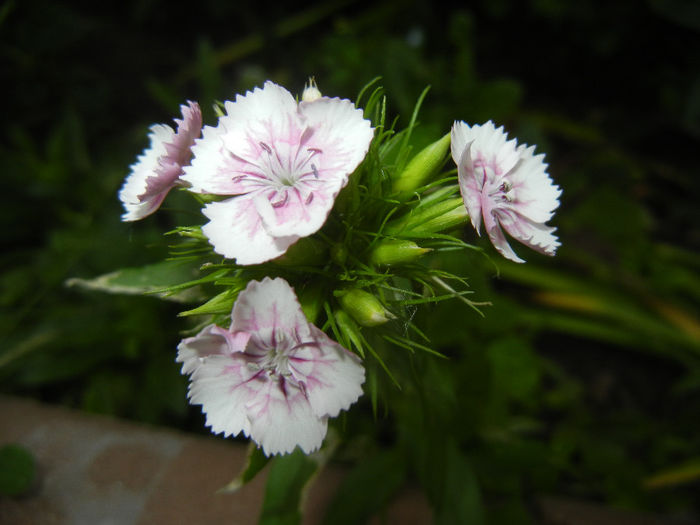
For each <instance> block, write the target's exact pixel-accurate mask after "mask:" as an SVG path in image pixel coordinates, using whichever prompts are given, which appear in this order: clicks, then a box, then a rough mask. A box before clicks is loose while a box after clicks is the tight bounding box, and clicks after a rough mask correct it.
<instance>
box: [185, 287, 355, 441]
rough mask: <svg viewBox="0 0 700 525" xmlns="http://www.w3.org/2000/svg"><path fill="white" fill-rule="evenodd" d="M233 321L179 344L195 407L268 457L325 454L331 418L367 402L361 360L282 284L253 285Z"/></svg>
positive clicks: (220, 429) (239, 302) (213, 424)
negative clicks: (363, 399) (360, 401)
mask: <svg viewBox="0 0 700 525" xmlns="http://www.w3.org/2000/svg"><path fill="white" fill-rule="evenodd" d="M231 320H232V322H231V326H230V328H228V329H224V328H221V327H219V326H217V325H209V326H207V327H205V328H204V329H203V330H202V331H201V332H200V333H199V334H197V335H196V336H194V337H190V338H188V339H184V340H183V341H182V342H181V343H180V344H179V346H178V355H177V361H178V362H181V363H182V373H183V374H191V378H190V379H191V383H190V388H189V398H190V402H191V403H193V404H197V405H202V410H203V411H204V412H205V413H206V424H207V426H209V427H211V429H212V431H213V432H214V433H217V434H218V433H221V432H223V434H224V436H229V435H234V436H235V435H237V434H239V433H241V432H242V433H243V434H244V435H246V436H250V438H251V439H252V440H253V441H255V442H256V443H257V444H258V445H260V446H262V448H263V451H264V452H265V454H267V455H272V454H286V453H289V452H292V451H293V450H294V448H295V447H296V446H299V448H301V450H303V451H304V452H305V453H310V452H313V451H314V450H316V449H318V448H319V447H320V446H321V443H322V442H323V438H324V437H325V435H326V430H327V425H328V418H329V417H335V416H337V415H338V414H339V413H340V411H341V410H347V409H348V408H349V407H350V405H352V404H353V403H354V402H355V401H357V399H358V398H359V397H360V395H362V383H364V379H365V371H364V368H363V367H362V364H361V363H360V359H359V358H358V357H357V356H356V355H355V354H353V353H351V352H349V351H348V350H346V349H345V348H343V347H342V346H340V345H339V344H338V343H336V342H335V341H333V340H331V339H330V338H329V337H328V336H327V335H326V334H325V333H323V332H322V331H321V330H319V329H318V328H316V327H315V326H314V325H313V324H311V323H309V322H308V321H307V319H306V317H305V316H304V313H303V312H302V310H301V306H300V305H299V302H298V300H297V298H296V295H295V294H294V290H293V289H292V287H291V286H289V284H288V283H287V281H285V280H284V279H281V278H277V279H270V278H269V277H266V278H264V279H263V280H262V281H251V282H250V283H248V286H247V287H246V289H245V290H244V291H242V292H241V293H240V294H239V296H238V299H237V300H236V303H235V305H234V307H233V312H232V314H231Z"/></svg>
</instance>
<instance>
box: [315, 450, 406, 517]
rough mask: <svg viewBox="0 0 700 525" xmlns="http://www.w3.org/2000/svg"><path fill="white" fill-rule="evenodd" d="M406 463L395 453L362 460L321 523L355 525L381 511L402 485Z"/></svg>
mask: <svg viewBox="0 0 700 525" xmlns="http://www.w3.org/2000/svg"><path fill="white" fill-rule="evenodd" d="M406 464H407V463H406V461H405V459H404V458H403V456H401V455H400V453H399V451H398V450H390V451H387V452H380V453H379V454H377V455H376V456H374V457H371V458H367V459H365V460H363V461H361V462H360V463H359V464H358V465H357V466H356V467H355V468H354V469H353V470H351V471H350V473H349V474H348V475H347V477H346V478H345V479H344V480H343V483H342V484H341V485H340V488H339V489H338V491H337V492H336V494H335V496H334V498H333V500H332V501H331V504H330V505H329V506H328V509H327V511H326V515H325V516H324V518H323V523H324V524H327V525H346V524H347V525H354V524H356V523H364V522H365V521H366V520H367V518H369V517H370V516H371V515H372V514H375V513H376V512H378V511H379V510H381V509H382V508H383V507H384V506H385V505H386V504H387V503H388V502H389V500H390V499H391V497H392V496H394V495H395V494H396V493H397V492H398V490H399V489H400V488H401V487H402V486H403V484H404V481H405V478H406Z"/></svg>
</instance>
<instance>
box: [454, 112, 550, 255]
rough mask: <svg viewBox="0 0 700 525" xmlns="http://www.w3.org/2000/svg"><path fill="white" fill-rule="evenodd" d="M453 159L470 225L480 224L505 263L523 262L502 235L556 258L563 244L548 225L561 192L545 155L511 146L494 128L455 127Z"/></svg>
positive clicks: (461, 123) (476, 226)
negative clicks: (554, 181) (505, 259)
mask: <svg viewBox="0 0 700 525" xmlns="http://www.w3.org/2000/svg"><path fill="white" fill-rule="evenodd" d="M451 139H452V144H451V148H452V158H453V159H454V161H455V163H456V164H457V175H458V178H459V189H460V191H461V193H462V198H463V199H464V204H465V206H466V207H467V211H468V212H469V216H470V217H471V221H472V224H473V225H474V228H476V231H477V233H479V230H480V226H481V219H482V217H483V221H484V227H485V228H486V232H487V233H488V235H489V238H490V239H491V242H492V243H493V245H494V247H495V248H496V250H498V252H499V253H500V254H501V255H503V256H504V257H505V258H507V259H510V260H511V261H515V262H525V261H524V260H523V259H521V258H520V257H518V256H517V255H516V254H515V252H514V251H513V249H512V248H511V247H510V245H509V244H508V241H507V240H506V237H505V235H504V233H503V230H504V229H505V231H507V232H508V233H509V234H510V235H511V236H512V237H514V238H515V239H517V240H518V241H520V242H521V243H523V244H525V245H526V246H529V247H530V248H532V249H534V250H537V251H538V252H541V253H544V254H547V255H554V254H555V252H556V250H557V247H559V245H560V243H559V241H558V240H557V237H556V236H555V235H554V234H553V232H554V230H555V228H552V227H549V226H546V225H545V223H546V222H547V221H548V220H549V219H551V218H552V215H553V212H554V210H555V209H556V208H557V207H558V206H559V196H560V195H561V190H560V189H559V187H558V186H555V185H554V184H553V182H552V179H550V177H549V175H548V174H547V164H545V163H544V155H543V154H540V155H535V154H534V151H535V147H534V146H530V147H528V146H527V145H521V146H518V145H517V141H516V140H515V139H513V140H510V141H509V140H507V139H508V135H507V134H506V133H505V132H504V131H503V127H500V128H496V127H495V126H494V124H493V122H491V121H488V122H487V123H486V124H484V125H482V126H479V125H474V126H469V125H468V124H465V123H464V122H455V123H454V126H452V137H451Z"/></svg>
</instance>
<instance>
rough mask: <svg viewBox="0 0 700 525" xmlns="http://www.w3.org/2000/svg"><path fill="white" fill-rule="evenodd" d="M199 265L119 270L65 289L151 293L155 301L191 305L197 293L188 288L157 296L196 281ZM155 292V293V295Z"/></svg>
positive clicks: (72, 281) (166, 264)
mask: <svg viewBox="0 0 700 525" xmlns="http://www.w3.org/2000/svg"><path fill="white" fill-rule="evenodd" d="M198 272H199V263H193V262H192V261H181V260H167V261H163V262H159V263H156V264H149V265H146V266H142V267H140V268H122V269H121V270H117V271H115V272H110V273H107V274H104V275H100V276H99V277H95V278H93V279H81V278H78V277H74V278H72V279H68V280H67V281H66V283H65V284H66V286H68V287H73V286H75V287H77V288H82V289H84V290H95V291H100V292H107V293H113V294H126V295H143V294H147V293H153V295H156V296H158V297H161V298H163V299H167V300H170V301H176V302H183V303H184V302H191V301H195V300H197V299H198V298H200V297H201V294H200V292H199V290H198V289H196V288H190V289H188V290H183V291H180V292H178V293H174V294H167V293H163V292H160V290H163V288H167V287H170V286H174V285H177V284H180V283H183V282H187V281H191V280H192V279H194V278H195V277H197V275H198ZM155 292H158V293H155Z"/></svg>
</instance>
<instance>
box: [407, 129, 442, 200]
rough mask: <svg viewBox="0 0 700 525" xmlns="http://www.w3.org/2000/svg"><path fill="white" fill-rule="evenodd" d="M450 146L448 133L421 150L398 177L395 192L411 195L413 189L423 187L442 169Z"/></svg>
mask: <svg viewBox="0 0 700 525" xmlns="http://www.w3.org/2000/svg"><path fill="white" fill-rule="evenodd" d="M449 148H450V134H449V133H448V134H447V135H445V136H444V137H442V138H441V139H440V140H438V141H437V142H433V143H432V144H430V145H429V146H426V147H425V148H423V149H422V150H421V151H419V152H418V153H417V154H416V155H415V157H413V158H412V159H411V161H410V162H409V163H408V165H407V166H406V168H405V169H404V170H403V171H402V172H401V173H400V174H399V175H398V176H397V177H396V180H395V181H394V187H393V190H394V192H395V193H398V194H399V197H402V196H403V197H406V198H407V197H409V196H410V194H411V192H412V191H414V190H415V189H417V188H419V187H421V186H422V185H423V184H424V183H425V182H426V181H427V180H428V179H429V178H430V177H431V176H432V175H433V174H434V173H435V172H436V171H437V170H438V169H440V166H442V163H443V162H444V160H445V155H446V154H447V150H448V149H449Z"/></svg>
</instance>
